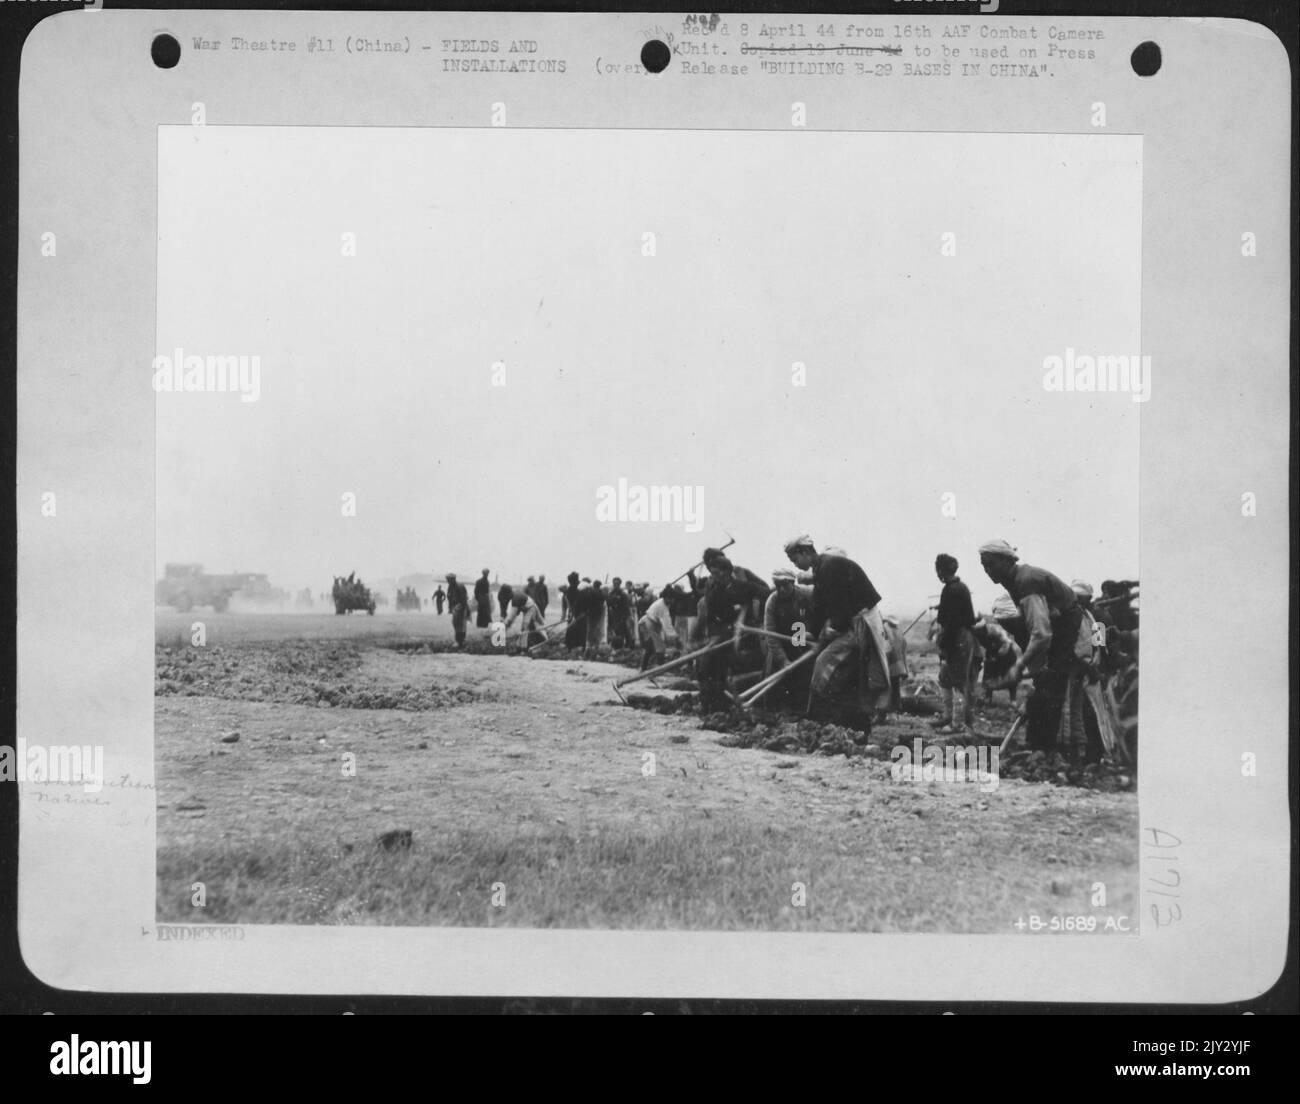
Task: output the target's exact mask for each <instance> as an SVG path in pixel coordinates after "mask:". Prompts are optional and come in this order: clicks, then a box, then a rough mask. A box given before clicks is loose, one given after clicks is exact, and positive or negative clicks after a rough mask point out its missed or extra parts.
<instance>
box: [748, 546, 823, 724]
mask: <svg viewBox="0 0 1300 1104" xmlns="http://www.w3.org/2000/svg"><path fill="white" fill-rule="evenodd" d="M772 586H773V590H772V593H771V594H769V595H768V596H767V601H766V602H764V603H763V628H764V629H765V630H766V631H767V632H770V633H780V634H781V635H782V636H787V637H791V640H788V641H781V640H773V639H772V638H771V637H770V636H763V637H759V641H760V643H761V645H762V649H763V673H764V674H765V675H771V674H775V673H776V672H777V671H780V670H782V669H783V668H785V667H787V666H789V665H790V664H791V663H792V662H793V661H794V660H795V659H797V658H798V657H799V656H801V655H805V654H807V645H808V644H810V643H811V642H812V639H813V637H812V633H811V630H810V629H809V628H808V623H809V621H811V620H812V599H813V588H812V587H811V586H806V585H801V584H799V583H796V582H795V579H794V572H793V571H791V570H790V568H788V567H778V568H777V569H776V570H774V571H773V572H772ZM795 640H800V641H803V643H800V644H796V643H794V641H795ZM809 677H810V672H809V671H808V670H807V667H806V666H805V667H801V668H800V669H799V670H797V671H794V672H791V674H790V675H788V676H787V677H786V678H784V679H782V680H781V682H779V683H778V684H777V685H776V686H775V687H774V688H773V690H771V691H769V693H768V694H767V695H766V700H767V704H768V705H769V706H776V705H780V704H786V703H794V702H799V703H800V704H802V703H804V702H806V701H807V697H806V695H807V692H808V682H809Z"/></svg>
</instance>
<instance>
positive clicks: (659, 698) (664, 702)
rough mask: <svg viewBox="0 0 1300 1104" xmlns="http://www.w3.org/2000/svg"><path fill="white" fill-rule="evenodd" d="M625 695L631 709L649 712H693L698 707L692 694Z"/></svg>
mask: <svg viewBox="0 0 1300 1104" xmlns="http://www.w3.org/2000/svg"><path fill="white" fill-rule="evenodd" d="M626 697H627V704H628V705H630V706H632V708H633V709H646V710H649V711H650V712H651V713H663V714H669V713H694V712H695V711H696V709H697V708H698V703H697V701H696V698H695V695H694V694H677V695H671V694H628V695H626Z"/></svg>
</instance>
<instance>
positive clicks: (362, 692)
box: [154, 640, 494, 713]
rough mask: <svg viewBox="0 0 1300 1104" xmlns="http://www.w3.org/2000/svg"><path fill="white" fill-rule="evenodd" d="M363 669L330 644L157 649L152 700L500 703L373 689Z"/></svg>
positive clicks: (467, 694) (399, 705) (434, 689)
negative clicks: (175, 696)
mask: <svg viewBox="0 0 1300 1104" xmlns="http://www.w3.org/2000/svg"><path fill="white" fill-rule="evenodd" d="M361 665H362V653H361V649H360V648H358V647H357V646H356V645H354V644H339V643H337V642H331V641H312V640H297V641H284V642H282V643H279V644H273V645H264V644H241V645H240V646H238V647H234V648H223V647H219V646H214V647H210V648H193V647H190V646H188V645H183V646H179V647H176V646H169V645H159V646H157V647H156V648H155V649H154V696H155V697H165V696H167V695H170V694H179V695H184V696H187V697H204V698H225V699H228V700H235V701H260V702H281V703H284V704H287V705H314V706H321V707H329V708H343V709H403V710H407V711H408V712H416V713H418V712H424V711H427V710H431V709H446V708H448V707H450V706H456V705H469V704H471V703H473V702H479V701H491V700H494V696H493V695H490V694H484V693H481V692H478V691H473V690H466V689H463V688H461V687H441V686H413V685H411V684H409V683H400V684H395V685H390V686H384V685H382V684H380V685H375V683H374V680H373V679H372V678H369V677H364V676H363V675H362V673H361Z"/></svg>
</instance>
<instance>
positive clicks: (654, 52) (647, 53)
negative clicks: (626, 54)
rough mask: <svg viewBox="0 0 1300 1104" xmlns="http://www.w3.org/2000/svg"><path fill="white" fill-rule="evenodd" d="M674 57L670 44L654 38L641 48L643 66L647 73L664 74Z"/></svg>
mask: <svg viewBox="0 0 1300 1104" xmlns="http://www.w3.org/2000/svg"><path fill="white" fill-rule="evenodd" d="M672 56H673V54H672V51H671V50H669V49H668V44H667V43H666V42H660V41H659V39H657V38H652V39H651V40H650V41H649V42H647V43H646V44H645V45H644V46H642V47H641V64H642V65H644V66H645V68H646V72H649V73H662V72H663V71H664V70H665V69H667V68H668V63H669V61H671V60H672Z"/></svg>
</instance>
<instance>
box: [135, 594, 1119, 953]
mask: <svg viewBox="0 0 1300 1104" xmlns="http://www.w3.org/2000/svg"><path fill="white" fill-rule="evenodd" d="M195 620H202V621H203V622H204V623H205V625H206V628H207V641H206V645H205V646H203V647H194V646H192V645H191V644H190V625H191V624H192V622H193V621H195ZM450 635H451V634H450V619H449V618H448V617H446V616H443V617H437V616H435V615H433V614H428V613H425V614H408V615H399V614H391V613H390V614H387V615H384V614H380V615H377V616H375V617H366V616H364V615H362V616H358V615H351V616H348V617H335V616H333V615H332V614H324V613H308V614H300V615H287V614H286V615H274V614H265V615H240V614H226V615H213V614H207V613H206V612H205V614H203V615H199V614H186V615H179V614H174V613H171V612H169V611H160V612H159V614H158V616H157V668H156V694H157V697H156V714H155V717H156V723H155V740H156V750H155V756H156V762H157V774H158V802H159V807H158V898H157V907H158V916H159V919H160V920H170V921H184V922H222V923H299V924H402V925H457V924H458V925H474V926H490V925H514V926H524V927H611V928H660V929H663V928H668V929H672V928H707V929H765V930H842V931H960V932H1007V933H1011V932H1014V931H1016V930H1017V928H1016V927H1015V926H1014V925H1015V924H1016V922H1017V921H1022V922H1028V920H1029V917H1030V916H1031V915H1033V914H1037V916H1039V917H1040V918H1043V919H1044V920H1049V919H1050V918H1052V917H1061V918H1064V917H1067V916H1069V917H1077V916H1090V917H1095V918H1096V920H1097V924H1096V928H1097V931H1098V932H1103V931H1104V930H1105V928H1106V922H1107V919H1108V918H1110V919H1112V920H1117V919H1118V918H1120V917H1125V918H1126V919H1125V921H1124V924H1125V926H1127V927H1128V928H1129V929H1136V927H1137V917H1136V914H1135V903H1136V893H1135V889H1136V872H1137V854H1138V852H1137V838H1138V821H1137V798H1136V795H1135V794H1134V793H1133V792H1131V789H1125V790H1116V789H1115V788H1114V787H1113V786H1112V787H1109V788H1108V787H1105V786H1102V787H1100V788H1089V786H1088V785H1086V784H1085V785H1083V786H1077V785H1056V784H1053V783H1050V782H1028V781H1024V780H1022V779H1020V778H1015V777H1004V778H1002V779H1000V784H998V785H996V787H994V786H992V785H989V784H979V783H977V782H973V781H972V782H948V783H944V782H911V781H895V780H894V779H893V778H892V777H891V769H890V768H891V763H890V759H889V752H890V749H892V748H893V747H894V746H895V745H896V744H899V743H908V744H910V743H911V741H912V740H913V739H914V738H918V737H920V738H925V739H929V738H930V733H931V729H930V728H929V726H928V725H927V724H926V723H925V718H923V717H920V716H911V715H903V716H901V717H898V718H895V719H892V720H891V721H890V722H888V723H886V724H884V725H880V726H877V728H876V729H874V730H873V732H872V737H871V744H870V745H869V746H867V747H865V748H856V749H850V750H852V752H853V753H852V754H850V755H845V754H842V753H841V754H825V752H826V751H827V750H840V751H842V750H843V747H842V746H841V745H840V744H839V743H837V741H836V740H833V739H831V738H829V737H827V736H825V735H824V734H816V735H814V736H813V737H812V739H811V740H809V739H806V738H804V737H803V736H801V735H800V732H801V729H800V726H798V725H797V724H796V723H795V722H794V720H793V719H791V720H789V721H787V722H784V723H783V722H782V721H781V719H780V718H776V717H772V716H769V717H768V718H766V720H767V721H768V724H767V726H766V727H765V728H762V729H759V730H757V736H755V730H752V729H750V730H748V731H741V732H737V731H728V732H725V733H723V732H719V731H715V730H714V729H712V728H705V727H701V718H700V717H699V716H698V715H695V714H693V713H690V712H673V713H660V712H656V711H653V710H651V709H645V708H631V707H629V706H626V705H623V704H621V703H620V702H619V700H618V698H617V697H616V696H615V694H614V692H613V690H612V689H611V686H610V683H611V680H612V679H613V678H615V677H619V676H623V675H626V674H630V673H632V672H631V671H629V670H628V669H627V668H626V667H622V666H619V665H617V664H613V663H608V662H600V661H585V662H584V661H572V660H568V659H566V658H564V657H563V656H562V655H560V656H558V657H555V658H545V659H532V660H530V659H528V658H525V657H522V656H518V655H501V654H499V653H498V654H492V649H491V648H490V647H487V646H485V645H484V644H483V643H481V642H480V641H477V640H475V639H474V635H475V634H474V630H472V629H471V647H472V648H474V649H475V652H474V653H457V652H455V651H454V650H444V649H449V648H450ZM559 651H560V652H561V653H562V651H563V649H559ZM927 666H929V667H932V666H933V660H932V658H931V657H927V656H921V657H920V659H919V662H916V663H914V668H916V667H920V668H921V669H922V670H925V669H926V668H927ZM637 689H638V690H643V689H646V687H645V685H644V684H640V685H638V687H637ZM654 695H655V690H654V688H653V687H651V688H648V696H654ZM1000 702H1001V703H1002V704H1000V705H999V706H998V707H995V708H992V709H988V710H985V711H983V713H982V715H981V716H980V717H979V718H978V720H977V726H976V727H977V729H978V730H979V731H980V732H981V733H982V734H983V735H984V736H985V737H986V738H987V739H986V740H985V741H983V742H986V743H992V744H994V745H996V744H997V743H998V742H1000V740H1001V738H1002V735H1003V734H1004V733H1005V732H1006V729H1007V726H1008V724H1009V722H1010V719H1011V717H1012V716H1013V714H1012V713H1011V711H1010V708H1009V707H1008V706H1007V705H1006V704H1005V696H1004V695H1002V696H1000ZM655 703H656V702H655V700H654V699H653V697H652V701H651V702H650V703H649V704H655ZM658 704H659V705H660V706H661V707H662V708H671V703H667V702H666V700H665V699H664V698H659V699H658ZM714 723H715V724H716V720H715V721H714ZM722 727H724V728H725V727H728V726H726V725H723V726H722ZM742 727H743V726H742ZM804 735H805V736H806V732H805V733H804ZM719 741H722V742H721V743H720V742H719ZM819 741H820V748H821V751H820V752H814V753H808V752H807V751H805V750H803V749H804V748H806V747H809V746H816V745H818V742H819ZM738 743H739V744H743V743H753V744H754V745H755V746H752V747H744V746H727V745H735V744H738ZM765 745H766V746H768V747H782V748H786V749H788V750H783V751H770V750H762V747H763V746H765ZM349 757H352V758H349ZM1061 781H1065V777H1064V776H1063V775H1062V776H1061ZM1128 781H1129V780H1127V779H1125V780H1124V783H1125V784H1127V783H1128ZM386 833H394V835H392V836H388V837H387V840H388V843H389V845H390V846H384V845H381V844H379V843H378V842H377V841H378V840H379V838H380V837H381V836H384V835H385V834H386ZM402 833H409V837H406V836H403V835H402ZM196 881H201V882H203V883H204V884H205V886H206V892H207V900H206V905H205V906H204V907H203V908H197V907H194V906H193V905H192V904H191V889H190V887H191V885H192V883H194V882H196ZM1098 882H1100V883H1104V885H1105V894H1106V903H1105V905H1104V906H1096V905H1094V904H1092V900H1093V897H1094V894H1095V889H1094V886H1095V883H1098ZM1113 928H1114V925H1113V924H1112V932H1113Z"/></svg>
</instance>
